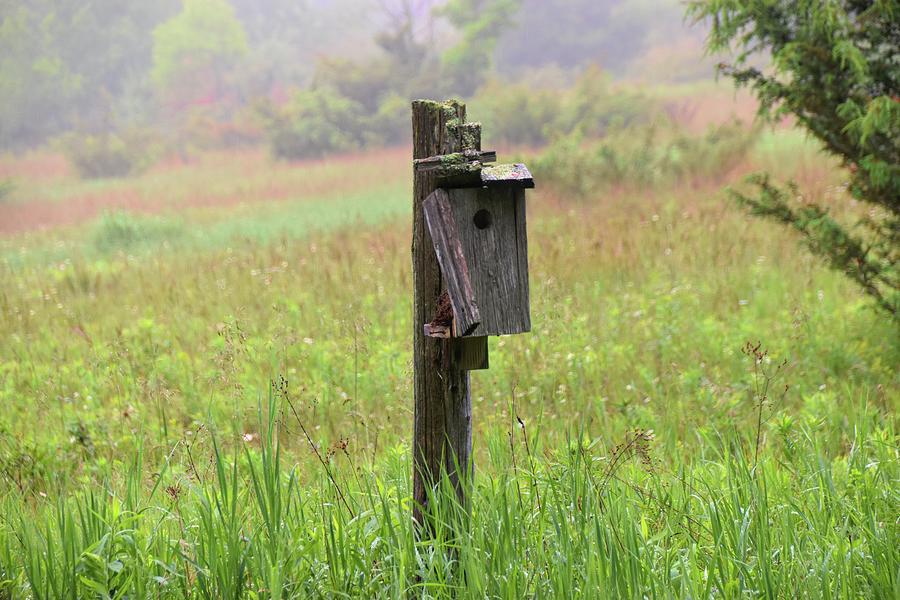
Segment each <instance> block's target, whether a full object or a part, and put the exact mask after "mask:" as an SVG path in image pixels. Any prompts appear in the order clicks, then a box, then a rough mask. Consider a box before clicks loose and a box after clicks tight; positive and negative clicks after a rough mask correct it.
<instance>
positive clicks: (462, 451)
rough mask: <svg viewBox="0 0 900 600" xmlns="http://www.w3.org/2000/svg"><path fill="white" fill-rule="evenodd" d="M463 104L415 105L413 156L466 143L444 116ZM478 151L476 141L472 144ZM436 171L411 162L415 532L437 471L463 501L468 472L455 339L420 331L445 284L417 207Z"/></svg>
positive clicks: (465, 382)
mask: <svg viewBox="0 0 900 600" xmlns="http://www.w3.org/2000/svg"><path fill="white" fill-rule="evenodd" d="M465 118H466V109H465V105H464V104H462V103H460V102H452V101H451V102H447V103H438V102H432V101H429V100H417V101H415V102H413V104H412V129H413V158H414V159H421V158H428V157H431V156H438V155H441V154H452V153H454V152H459V151H461V150H463V149H464V148H463V144H462V139H461V135H460V133H459V129H458V128H457V129H456V131H455V132H453V133H451V132H450V131H449V130H448V127H447V125H448V123H449V122H451V121H455V122H457V123H464V122H465ZM475 150H480V148H475ZM435 183H436V177H435V175H434V174H433V173H428V172H418V171H416V169H415V168H413V206H412V208H413V231H412V261H413V296H414V297H413V320H412V321H413V372H414V376H413V380H414V397H415V399H414V418H413V420H414V425H413V500H414V503H413V518H414V519H415V522H416V524H417V527H418V528H419V532H420V535H421V534H427V532H428V531H429V530H430V528H429V527H423V526H424V525H426V522H425V520H424V518H423V516H424V515H427V514H428V497H427V496H428V494H427V490H428V489H429V488H431V487H433V485H434V483H435V481H436V478H437V477H438V476H440V474H441V473H442V472H445V473H447V474H448V476H449V478H450V480H451V482H452V483H453V485H454V486H455V488H456V490H457V493H458V494H459V497H460V500H461V501H462V502H465V485H464V483H465V479H467V477H465V476H462V477H461V476H460V473H459V472H457V469H456V465H457V464H458V465H459V466H460V469H461V470H462V473H471V460H470V459H471V453H472V403H471V399H470V396H469V372H468V371H466V370H465V369H463V368H461V366H460V364H459V362H458V361H457V357H456V356H455V353H454V351H453V350H454V348H455V344H458V343H459V340H455V339H438V338H432V337H427V336H426V335H425V329H424V324H425V323H427V322H428V321H429V320H430V319H431V316H432V315H433V314H434V311H435V308H436V303H437V299H438V297H439V296H440V294H441V292H442V291H443V281H442V277H441V271H440V266H439V264H438V261H437V257H436V255H435V252H434V247H433V246H432V243H431V236H430V234H429V232H428V227H427V226H426V224H425V214H424V210H423V207H422V204H423V203H424V201H425V199H426V198H427V197H428V196H429V195H430V194H431V193H432V192H433V191H434V190H435V187H436V185H435Z"/></svg>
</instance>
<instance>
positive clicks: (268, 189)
mask: <svg viewBox="0 0 900 600" xmlns="http://www.w3.org/2000/svg"><path fill="white" fill-rule="evenodd" d="M756 168H766V169H768V170H770V171H773V172H775V173H776V174H778V175H781V176H790V177H794V178H796V179H797V180H798V182H799V183H800V185H801V189H802V190H803V191H804V193H808V194H812V195H815V196H816V197H818V198H825V199H826V201H827V199H829V198H831V199H832V200H833V201H834V202H835V203H836V204H837V203H838V202H839V201H840V200H841V199H842V198H844V193H845V192H844V190H843V188H842V187H841V182H842V174H841V172H840V171H839V170H838V169H837V168H836V167H835V166H834V165H833V164H832V163H831V162H829V161H828V160H826V159H825V158H823V157H822V156H821V155H819V154H818V153H817V152H816V151H815V149H814V148H813V147H812V146H811V145H810V144H809V143H807V142H806V141H805V140H804V139H803V138H802V136H800V135H799V134H796V133H794V132H792V131H789V130H782V131H779V132H774V133H773V132H766V133H764V134H762V135H761V137H760V138H759V139H758V140H757V141H756V143H755V145H754V147H753V150H752V151H751V152H750V154H749V155H748V156H747V157H746V159H745V160H744V161H742V162H741V164H740V165H738V166H737V167H735V168H731V169H729V170H728V172H723V173H720V174H719V175H718V176H717V177H714V178H708V179H707V180H690V181H687V180H685V181H682V182H680V183H678V184H677V185H670V186H664V187H657V188H654V189H646V188H636V187H628V186H621V187H618V188H615V189H608V190H602V191H599V190H598V192H597V193H596V194H593V195H591V196H590V197H586V198H574V197H568V196H567V195H565V194H561V193H558V192H555V191H554V188H553V186H551V185H543V184H542V182H541V181H538V189H537V190H536V192H535V193H534V194H533V195H530V196H529V200H528V202H529V205H528V206H529V213H528V218H529V225H528V226H529V238H530V248H529V258H530V263H531V286H532V322H533V323H534V330H533V331H532V332H531V333H530V334H526V335H521V336H514V337H505V338H494V339H491V341H490V353H491V356H490V358H491V369H490V370H489V371H479V372H475V373H473V375H472V390H473V391H472V394H473V409H474V420H475V431H474V440H475V441H474V446H475V461H476V469H475V477H474V481H473V491H472V500H471V504H470V506H468V507H467V510H468V512H469V514H470V518H469V519H468V520H467V521H466V523H467V524H466V525H465V526H459V525H454V524H455V523H457V521H458V519H459V518H460V513H461V509H460V507H457V506H454V504H453V502H452V501H451V498H452V494H446V493H444V492H443V491H442V490H438V491H437V492H436V494H437V497H436V504H437V505H438V506H439V507H440V508H439V511H440V512H439V515H438V525H437V529H436V531H435V539H434V540H431V541H429V542H427V543H426V542H420V541H417V540H416V538H415V536H414V533H413V530H412V524H411V522H410V512H411V506H410V501H411V491H410V470H411V466H410V457H409V452H410V435H411V432H412V399H411V390H412V385H411V379H412V373H411V354H410V352H411V333H412V328H413V326H414V324H413V323H411V322H410V315H411V313H412V308H411V298H410V295H411V273H410V256H409V252H410V247H409V229H410V215H409V214H408V213H409V207H410V203H411V185H410V179H409V175H410V167H409V159H408V156H407V155H406V153H405V152H402V151H384V152H375V153H370V154H366V155H358V156H351V157H346V158H342V159H337V160H334V161H329V162H318V163H302V164H295V165H285V164H273V163H271V162H270V161H268V160H267V159H266V158H265V156H264V155H263V153H261V152H256V151H247V152H242V153H232V154H209V155H204V156H202V157H200V158H198V159H196V162H194V163H192V164H165V165H161V166H159V167H157V168H155V169H154V170H152V171H150V172H148V173H146V174H144V175H142V176H140V177H136V178H132V179H127V180H117V181H105V182H100V183H87V182H81V181H78V180H77V179H74V178H73V177H72V176H71V175H69V174H68V171H67V169H66V168H65V166H64V165H63V164H61V163H60V162H59V160H58V159H56V158H54V157H49V156H44V155H34V156H31V157H25V158H18V159H14V158H5V159H3V160H2V166H0V177H6V176H11V177H13V180H14V185H15V189H14V191H13V193H12V195H11V196H9V197H8V198H6V199H5V200H3V201H2V202H0V236H2V237H0V282H2V285H0V339H2V340H3V341H2V343H0V405H2V406H3V407H4V410H3V411H2V413H0V597H3V596H6V597H11V598H20V597H33V598H86V597H96V598H145V597H149V598H237V597H247V598H307V597H359V598H370V597H392V598H404V597H410V596H413V597H428V598H430V597H471V598H484V597H491V598H511V599H512V598H522V597H537V598H547V597H555V598H576V597H582V598H598V597H608V598H632V597H634V598H642V597H652V598H709V597H716V598H753V597H766V598H862V597H865V598H897V597H900V522H898V514H900V456H898V436H897V430H896V425H897V423H896V410H897V407H898V398H900V391H898V390H900V385H898V384H900V377H898V370H897V366H898V365H900V336H898V335H897V330H896V328H895V327H894V326H892V325H890V324H887V323H886V322H885V321H884V320H883V318H882V317H880V316H879V315H877V314H876V313H874V312H873V311H872V310H871V309H870V307H869V306H868V305H867V303H866V301H865V300H864V299H863V298H862V297H861V296H860V295H858V294H857V292H856V290H855V289H854V288H853V287H852V286H851V285H850V284H849V283H848V282H847V281H845V280H844V279H842V278H841V277H840V276H839V275H836V274H834V273H832V272H830V271H828V270H826V269H825V268H824V267H823V266H822V265H820V264H818V263H816V262H815V261H813V260H812V259H811V258H809V256H808V255H807V254H805V253H804V252H803V250H802V249H801V248H799V247H798V246H797V243H796V239H795V238H793V237H792V236H791V235H790V234H789V233H788V232H786V231H782V230H780V229H777V228H774V227H772V226H770V225H768V224H766V223H760V222H757V221H753V220H750V219H748V217H746V215H744V214H743V213H741V212H740V211H739V210H738V209H737V208H735V207H733V206H731V205H729V204H728V203H727V202H726V201H724V200H723V197H722V194H721V186H722V183H724V182H729V181H738V180H739V178H740V175H741V174H743V173H745V172H748V171H750V170H752V169H756ZM844 204H846V203H844ZM850 210H852V209H850ZM37 223H51V224H52V225H53V227H52V228H50V229H46V230H38V229H36V228H35V225H36V224H37ZM748 344H749V345H748Z"/></svg>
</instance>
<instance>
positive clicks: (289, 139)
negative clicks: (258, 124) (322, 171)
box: [258, 88, 364, 160]
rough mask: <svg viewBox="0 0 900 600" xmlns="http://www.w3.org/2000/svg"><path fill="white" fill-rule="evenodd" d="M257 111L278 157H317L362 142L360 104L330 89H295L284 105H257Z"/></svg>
mask: <svg viewBox="0 0 900 600" xmlns="http://www.w3.org/2000/svg"><path fill="white" fill-rule="evenodd" d="M258 114H259V115H260V117H261V118H262V121H263V128H264V131H265V133H266V138H267V139H268V143H269V148H270V150H271V152H272V154H273V155H274V156H276V157H277V158H283V159H287V160H297V159H303V158H320V157H322V156H325V155H327V154H331V153H334V152H341V151H347V150H352V149H355V148H358V147H359V146H360V145H361V144H362V142H363V136H364V128H363V123H364V119H363V109H362V107H361V106H360V105H359V104H357V103H356V102H354V101H352V100H350V99H348V98H345V97H343V96H341V95H340V94H338V93H337V92H335V91H334V90H332V89H330V88H317V89H312V90H304V91H300V92H297V93H296V94H294V96H293V98H291V100H290V101H289V102H288V103H287V104H286V105H285V106H283V107H276V106H274V105H272V104H271V103H263V104H260V105H259V106H258Z"/></svg>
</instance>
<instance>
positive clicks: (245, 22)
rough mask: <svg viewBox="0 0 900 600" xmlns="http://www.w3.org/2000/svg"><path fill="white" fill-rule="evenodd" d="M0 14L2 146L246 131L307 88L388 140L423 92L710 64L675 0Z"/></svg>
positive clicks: (392, 2) (641, 74)
mask: <svg viewBox="0 0 900 600" xmlns="http://www.w3.org/2000/svg"><path fill="white" fill-rule="evenodd" d="M0 14H2V26H0V148H2V149H3V150H6V151H22V150H26V149H29V148H35V147H41V146H45V145H47V144H52V143H57V142H58V141H59V139H60V137H61V136H65V134H67V133H70V132H76V133H77V134H79V135H86V134H92V135H108V134H113V133H115V134H120V135H132V134H134V132H137V131H141V132H143V134H146V133H147V132H148V131H150V132H154V134H156V135H165V136H166V138H167V139H168V140H172V139H175V140H179V139H180V140H182V141H181V142H178V141H176V142H175V144H176V145H178V144H179V143H181V144H182V145H184V143H185V142H184V141H183V140H185V139H188V138H191V139H192V138H193V137H196V136H201V137H202V134H204V133H208V132H209V131H210V128H217V129H218V130H221V129H227V130H228V132H229V133H228V134H227V135H226V136H225V137H226V138H228V139H227V140H226V141H228V142H229V143H231V142H235V143H240V142H242V141H252V138H255V137H258V133H255V132H254V130H258V129H260V127H262V128H264V127H265V121H266V118H267V115H268V117H272V115H273V114H274V113H275V112H277V111H280V110H282V109H283V107H285V106H286V105H289V104H290V103H291V102H292V101H294V100H296V98H297V97H298V96H297V95H298V94H303V93H309V92H314V93H315V95H314V96H313V97H312V100H308V101H304V100H302V97H301V100H299V101H297V102H295V104H297V103H299V105H300V106H306V107H307V108H298V109H297V110H301V111H302V110H306V111H307V112H308V113H309V114H310V117H311V118H312V117H313V116H320V115H319V114H318V113H319V112H322V111H324V112H328V111H329V110H330V111H332V112H334V111H337V112H340V113H341V116H339V117H337V118H338V119H339V120H340V119H344V118H345V116H346V118H347V119H350V120H352V119H357V120H366V119H370V118H371V119H378V120H380V121H381V122H382V123H383V124H384V126H383V127H381V129H380V130H379V128H378V127H371V126H367V125H366V126H363V125H360V126H359V127H356V129H360V127H361V128H362V129H366V130H367V133H366V134H365V136H366V140H367V141H368V142H373V141H374V142H375V143H383V144H391V143H395V142H397V141H398V139H400V138H402V136H403V135H405V133H404V132H403V131H401V129H402V128H400V127H395V125H394V122H393V120H397V122H398V123H399V122H400V120H402V122H403V123H405V122H406V116H405V114H403V115H402V118H401V112H403V111H405V110H406V109H407V108H408V101H409V100H410V99H412V98H414V97H420V96H451V95H452V96H458V97H463V98H471V97H473V96H476V95H477V94H478V92H479V90H481V89H483V88H484V86H485V85H489V84H491V83H493V84H495V85H500V86H502V85H504V84H523V85H527V86H530V87H533V88H535V89H540V88H562V87H565V86H569V85H572V84H573V82H575V81H576V80H577V79H578V77H579V76H580V75H581V74H582V73H584V72H585V70H586V69H589V68H592V69H595V70H597V69H599V70H600V71H602V73H603V74H604V77H607V78H608V79H609V80H610V81H613V80H616V81H629V82H642V83H649V84H666V83H677V82H685V81H692V80H699V79H709V78H710V76H711V74H712V68H711V66H710V64H709V62H708V61H704V60H701V57H702V50H701V48H702V41H703V32H702V30H701V28H699V27H690V24H687V23H685V22H684V20H683V16H682V7H681V6H680V5H679V3H678V2H677V1H676V0H656V1H651V0H638V1H628V2H625V1H616V0H599V1H598V0H441V1H439V0H327V1H326V0H184V1H179V0H155V1H154V2H146V1H144V0H127V1H122V0H96V1H93V2H84V1H82V0H77V1H76V0H31V1H29V2H27V3H26V2H20V1H13V0H2V2H0ZM347 103H351V104H352V109H353V110H348V109H347V106H348V104H347ZM310 104H313V105H316V106H318V108H319V109H321V110H319V111H318V112H317V111H316V110H312V109H309V108H308V106H309V105H310ZM401 106H402V107H403V109H402V110H401V109H400V107H401ZM345 113H346V114H345ZM351 113H352V114H351ZM348 126H354V127H355V125H353V124H351V123H349V122H348ZM245 138H246V139H245Z"/></svg>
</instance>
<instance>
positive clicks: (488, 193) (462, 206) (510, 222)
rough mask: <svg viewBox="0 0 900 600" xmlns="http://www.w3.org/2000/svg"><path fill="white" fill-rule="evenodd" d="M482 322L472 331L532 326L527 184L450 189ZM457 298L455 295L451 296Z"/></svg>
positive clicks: (519, 330) (489, 332)
mask: <svg viewBox="0 0 900 600" xmlns="http://www.w3.org/2000/svg"><path fill="white" fill-rule="evenodd" d="M447 191H448V193H449V196H450V202H449V204H450V207H451V209H452V215H453V220H454V221H455V224H456V232H457V235H458V236H459V242H460V246H461V248H462V254H463V256H464V258H465V263H466V265H467V267H468V274H469V280H470V281H471V287H472V291H473V295H474V300H475V303H476V305H477V307H478V312H479V315H480V322H479V324H478V326H477V327H475V329H474V330H472V331H471V332H466V333H465V334H464V335H467V336H483V335H507V334H514V333H525V332H527V331H530V330H531V314H530V310H529V296H528V240H527V237H526V233H525V190H524V189H523V187H521V186H499V187H493V188H483V187H482V188H458V189H451V190H447ZM451 300H453V298H451Z"/></svg>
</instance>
